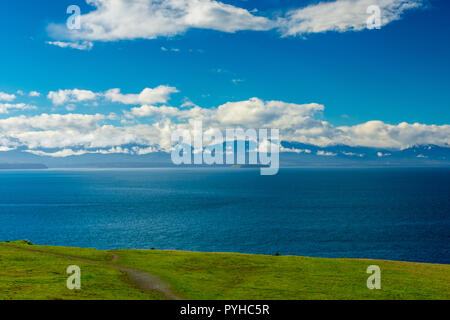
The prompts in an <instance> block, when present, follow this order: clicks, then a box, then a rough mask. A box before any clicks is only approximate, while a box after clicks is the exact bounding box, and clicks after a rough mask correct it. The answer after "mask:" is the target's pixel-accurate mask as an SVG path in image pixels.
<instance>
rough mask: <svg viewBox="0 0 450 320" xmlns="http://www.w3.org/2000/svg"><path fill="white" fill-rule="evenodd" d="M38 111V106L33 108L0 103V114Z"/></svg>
mask: <svg viewBox="0 0 450 320" xmlns="http://www.w3.org/2000/svg"><path fill="white" fill-rule="evenodd" d="M33 109H37V107H36V106H32V105H29V104H25V103H15V104H11V103H0V113H9V110H33Z"/></svg>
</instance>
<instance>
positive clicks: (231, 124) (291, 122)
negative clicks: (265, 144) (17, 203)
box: [0, 86, 450, 157]
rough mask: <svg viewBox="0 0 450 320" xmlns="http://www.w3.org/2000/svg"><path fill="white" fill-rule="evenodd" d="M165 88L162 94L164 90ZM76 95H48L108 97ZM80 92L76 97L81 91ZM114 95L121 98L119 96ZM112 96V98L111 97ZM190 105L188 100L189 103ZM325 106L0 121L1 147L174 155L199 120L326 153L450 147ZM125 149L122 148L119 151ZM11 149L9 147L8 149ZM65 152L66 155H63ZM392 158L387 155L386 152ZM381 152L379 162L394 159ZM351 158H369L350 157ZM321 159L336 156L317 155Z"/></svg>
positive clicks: (254, 102)
mask: <svg viewBox="0 0 450 320" xmlns="http://www.w3.org/2000/svg"><path fill="white" fill-rule="evenodd" d="M158 88H163V89H158ZM175 90H176V89H175V88H172V87H164V86H161V87H157V88H155V89H149V90H147V91H146V90H144V91H143V92H142V93H141V94H131V95H124V94H121V93H120V90H119V91H117V90H116V91H110V92H109V94H110V96H109V99H110V101H113V100H114V101H116V102H122V103H127V104H128V103H138V102H140V101H142V102H143V101H152V102H155V103H157V102H158V103H159V102H166V101H167V100H168V99H169V97H170V92H175ZM80 91H81V90H78V91H73V90H60V91H58V92H53V94H52V95H51V96H50V97H49V98H50V99H52V100H54V103H55V104H58V103H65V102H68V101H86V99H92V98H94V97H98V96H102V95H104V94H101V93H94V92H92V91H88V90H86V92H80ZM74 92H76V93H74ZM111 94H114V96H112V95H111ZM105 96H106V95H105ZM186 101H188V100H185V102H186ZM66 106H70V105H66ZM30 108H35V107H34V106H29V105H26V104H0V112H4V113H6V112H8V110H13V109H16V110H20V109H23V110H26V109H30ZM323 111H324V106H323V105H320V104H316V103H308V104H294V103H287V102H283V101H264V100H261V99H258V98H251V99H249V100H244V101H233V102H227V103H224V104H222V105H220V106H218V107H214V108H201V107H199V106H196V105H192V104H190V103H188V104H185V105H183V106H182V107H181V106H180V107H173V106H167V105H162V106H155V105H153V104H143V105H141V106H139V107H134V108H131V109H130V110H129V111H125V112H124V113H123V116H118V115H116V114H109V115H103V114H73V113H70V114H41V115H38V116H25V115H21V116H15V117H9V118H6V119H0V147H2V148H17V147H24V148H26V149H28V150H32V151H33V152H34V151H36V152H37V151H42V152H46V153H49V152H48V151H43V149H44V150H45V149H58V150H56V151H54V150H52V153H53V152H60V151H61V152H60V153H56V154H55V155H54V156H67V155H70V154H71V152H70V151H68V150H69V149H70V150H72V151H73V152H81V151H80V150H85V151H86V152H95V153H105V152H109V153H113V152H117V153H125V152H127V151H126V148H124V147H123V146H124V145H128V144H135V145H138V146H140V147H138V149H136V150H134V149H132V150H128V151H129V152H130V153H132V154H146V153H150V152H155V151H157V150H166V151H168V150H170V149H171V133H172V132H173V131H174V130H175V129H191V128H192V126H193V123H194V121H196V120H202V121H203V125H204V126H203V127H204V130H208V129H210V128H217V129H220V130H224V129H226V128H236V127H240V128H244V129H249V128H253V129H259V128H272V129H279V130H280V136H281V139H282V140H283V141H291V142H299V143H305V144H311V145H317V146H320V147H325V146H330V145H340V144H343V145H349V146H366V147H374V148H380V149H387V148H392V149H403V148H407V147H410V146H413V145H418V144H421V145H427V144H435V145H439V146H449V145H450V125H426V124H419V123H414V124H409V123H400V124H397V125H395V124H387V123H384V122H382V121H368V122H365V123H361V124H357V125H353V126H334V125H333V124H331V123H329V122H327V121H324V120H322V118H323V116H322V113H323ZM119 148H122V149H119ZM5 150H6V149H5ZM64 150H65V151H64ZM281 152H296V153H312V152H311V150H306V149H305V150H303V149H295V148H291V149H289V148H288V149H285V148H282V149H281ZM383 152H385V151H383ZM383 152H380V154H379V155H378V156H380V157H384V156H388V154H386V153H383ZM344 154H345V155H347V156H363V155H362V154H356V153H355V154H353V153H344ZM317 155H321V156H334V155H336V154H334V153H327V152H325V151H318V152H317Z"/></svg>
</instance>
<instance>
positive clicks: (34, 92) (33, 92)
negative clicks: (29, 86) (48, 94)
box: [28, 91, 41, 97]
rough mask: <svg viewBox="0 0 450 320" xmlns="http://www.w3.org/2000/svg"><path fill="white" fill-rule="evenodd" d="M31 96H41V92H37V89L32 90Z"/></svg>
mask: <svg viewBox="0 0 450 320" xmlns="http://www.w3.org/2000/svg"><path fill="white" fill-rule="evenodd" d="M28 95H29V96H30V97H40V96H41V93H40V92H37V91H30V93H29V94H28Z"/></svg>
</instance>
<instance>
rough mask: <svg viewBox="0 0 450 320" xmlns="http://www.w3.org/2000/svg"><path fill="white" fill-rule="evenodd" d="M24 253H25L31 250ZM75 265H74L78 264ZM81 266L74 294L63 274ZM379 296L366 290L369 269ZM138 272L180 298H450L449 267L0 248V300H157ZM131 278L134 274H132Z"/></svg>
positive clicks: (20, 246) (22, 245) (23, 246)
mask: <svg viewBox="0 0 450 320" xmlns="http://www.w3.org/2000/svg"><path fill="white" fill-rule="evenodd" d="M31 250H32V251H31ZM80 259H81V260H80ZM72 264H76V265H78V266H80V267H81V272H82V280H81V281H82V289H81V290H79V291H70V290H68V289H67V288H66V279H67V277H68V275H66V273H65V270H66V268H67V266H69V265H72ZM373 264H375V265H378V266H380V268H381V286H382V288H381V290H369V289H367V287H366V280H367V278H368V276H369V275H368V274H367V273H366V269H367V267H368V266H369V265H373ZM117 268H127V270H128V269H131V270H134V269H136V270H140V271H145V272H147V273H148V274H151V275H155V276H157V277H158V278H159V279H161V280H162V281H164V282H166V283H167V285H168V287H170V289H171V290H172V291H173V292H174V293H175V294H176V295H177V296H178V297H181V298H187V299H450V266H449V265H436V264H423V263H408V262H394V261H380V260H358V259H322V258H305V257H296V256H264V255H245V254H231V253H197V252H179V251H157V250H114V251H99V250H95V249H82V248H66V247H47V246H35V245H29V244H27V243H26V242H10V243H0V299H161V298H164V296H163V295H162V294H161V293H159V292H156V291H151V290H144V289H142V288H140V289H139V288H138V287H139V286H138V285H137V284H136V283H135V282H134V280H133V279H132V278H130V277H129V275H127V273H126V272H124V271H123V270H120V269H117ZM138 272H139V271H138Z"/></svg>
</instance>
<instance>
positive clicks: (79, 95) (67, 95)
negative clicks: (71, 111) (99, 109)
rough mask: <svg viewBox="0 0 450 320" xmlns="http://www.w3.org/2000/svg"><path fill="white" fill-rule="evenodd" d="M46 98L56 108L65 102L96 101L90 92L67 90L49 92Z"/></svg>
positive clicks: (93, 94) (95, 95) (94, 94)
mask: <svg viewBox="0 0 450 320" xmlns="http://www.w3.org/2000/svg"><path fill="white" fill-rule="evenodd" d="M47 98H48V99H50V100H51V101H52V103H53V104H54V105H56V106H58V105H62V104H64V103H67V102H83V101H89V100H95V99H97V94H96V93H95V92H92V91H90V90H79V89H68V90H58V91H50V92H49V93H48V95H47Z"/></svg>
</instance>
